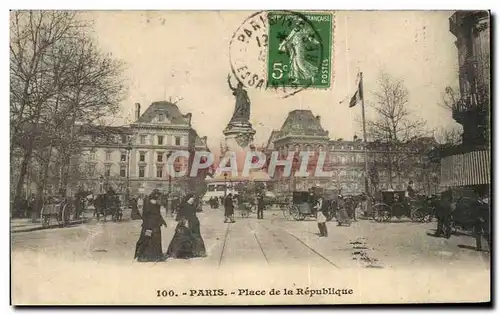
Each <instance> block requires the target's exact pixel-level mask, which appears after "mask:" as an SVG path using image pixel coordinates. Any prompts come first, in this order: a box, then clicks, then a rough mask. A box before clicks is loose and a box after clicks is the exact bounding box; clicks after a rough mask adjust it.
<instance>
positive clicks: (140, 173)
mask: <svg viewBox="0 0 500 315" xmlns="http://www.w3.org/2000/svg"><path fill="white" fill-rule="evenodd" d="M145 170H146V168H145V167H144V166H139V177H144V172H145Z"/></svg>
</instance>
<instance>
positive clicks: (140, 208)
mask: <svg viewBox="0 0 500 315" xmlns="http://www.w3.org/2000/svg"><path fill="white" fill-rule="evenodd" d="M137 210H138V211H139V214H140V215H141V216H142V214H143V213H144V198H143V197H142V196H139V198H137Z"/></svg>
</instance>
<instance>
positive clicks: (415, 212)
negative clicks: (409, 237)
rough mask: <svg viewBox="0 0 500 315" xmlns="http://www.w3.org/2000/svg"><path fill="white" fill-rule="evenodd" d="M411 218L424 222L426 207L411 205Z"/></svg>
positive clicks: (414, 220)
mask: <svg viewBox="0 0 500 315" xmlns="http://www.w3.org/2000/svg"><path fill="white" fill-rule="evenodd" d="M410 207H411V208H410V219H411V220H412V221H413V222H424V221H423V220H424V217H425V216H424V209H422V207H413V206H410Z"/></svg>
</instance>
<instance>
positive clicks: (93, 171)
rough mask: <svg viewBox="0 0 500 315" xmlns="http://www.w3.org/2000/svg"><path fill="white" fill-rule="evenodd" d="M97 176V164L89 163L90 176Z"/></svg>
mask: <svg viewBox="0 0 500 315" xmlns="http://www.w3.org/2000/svg"><path fill="white" fill-rule="evenodd" d="M94 176H95V165H93V164H91V165H89V177H94Z"/></svg>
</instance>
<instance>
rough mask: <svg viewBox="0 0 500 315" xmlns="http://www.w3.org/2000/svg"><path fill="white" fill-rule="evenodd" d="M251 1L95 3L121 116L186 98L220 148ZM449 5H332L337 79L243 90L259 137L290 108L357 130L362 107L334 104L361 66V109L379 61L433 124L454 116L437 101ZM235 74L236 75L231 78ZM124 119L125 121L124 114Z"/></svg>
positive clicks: (450, 42) (447, 80)
mask: <svg viewBox="0 0 500 315" xmlns="http://www.w3.org/2000/svg"><path fill="white" fill-rule="evenodd" d="M252 13H253V12H249V11H187V12H186V11H170V12H167V11H147V12H145V11H142V12H141V11H128V12H127V11H121V12H117V11H94V12H89V13H88V14H89V16H90V18H92V19H93V20H94V23H95V24H94V27H95V31H96V34H97V39H98V42H99V44H100V46H101V47H102V49H103V50H104V51H105V52H110V53H112V54H113V56H115V57H116V58H119V59H122V60H123V61H124V62H125V63H126V64H127V69H126V73H125V74H126V76H127V79H128V82H129V84H130V85H129V93H128V96H127V98H126V100H125V101H124V103H123V104H122V107H123V117H130V118H131V117H132V116H133V111H134V104H135V103H141V107H142V108H141V110H142V111H144V110H145V109H146V108H147V107H148V106H149V105H150V104H151V103H152V102H154V101H161V100H168V99H169V98H170V97H171V98H172V100H176V99H177V98H182V100H181V101H180V102H179V103H178V106H179V108H180V110H181V111H182V112H183V113H188V112H191V113H192V114H193V119H192V121H193V126H194V128H195V129H196V130H197V131H198V134H199V135H200V136H207V137H208V144H209V147H210V148H212V149H218V148H219V143H220V142H221V141H222V140H223V135H222V130H223V129H224V128H225V127H226V124H227V123H228V122H229V119H230V118H231V115H232V113H233V109H234V99H233V96H232V94H231V91H230V90H229V88H228V87H227V83H226V77H227V74H228V73H229V71H230V60H229V42H230V38H231V36H232V34H233V33H234V32H235V31H236V29H237V28H238V27H239V26H240V25H241V24H242V23H243V21H244V20H245V19H246V18H247V17H248V16H249V15H251V14H252ZM451 14H452V12H450V11H393V12H388V11H381V12H379V11H338V12H336V14H335V30H334V35H333V53H332V56H333V67H332V70H333V84H332V87H331V88H330V89H329V90H314V89H309V90H305V91H302V92H300V93H298V94H296V95H295V96H293V97H289V98H286V99H283V98H281V97H280V96H278V95H277V94H276V92H274V91H257V90H253V89H251V88H249V89H248V93H249V96H250V99H251V102H252V108H251V123H252V124H253V125H254V128H255V129H256V131H257V133H256V136H255V143H256V144H263V143H265V142H266V141H267V139H268V137H269V134H270V132H271V130H273V129H279V128H280V127H281V125H282V124H283V122H284V120H285V118H286V115H287V113H288V112H289V111H291V110H294V109H310V110H312V111H313V113H314V115H320V116H321V121H322V125H323V127H324V128H325V129H326V130H328V131H329V133H330V137H331V138H335V139H336V138H345V139H351V138H352V136H353V135H354V133H357V134H358V135H361V130H360V127H359V125H358V123H356V122H355V118H356V117H359V116H360V113H361V108H360V107H359V106H358V107H355V108H352V109H349V108H348V105H347V103H344V104H339V101H340V100H342V99H344V98H345V97H346V96H347V95H348V93H352V92H354V88H355V79H356V73H357V71H358V70H360V71H363V76H364V88H365V99H366V105H367V116H368V118H369V117H370V115H371V113H370V110H369V107H370V102H371V100H372V99H373V97H372V95H370V91H375V90H376V89H377V86H376V79H377V76H378V74H379V72H380V71H381V70H384V71H385V72H387V73H389V74H390V75H392V76H394V77H397V78H400V79H403V80H404V82H405V85H406V87H407V88H408V90H409V98H410V102H409V103H410V106H411V108H413V111H414V113H415V114H417V115H419V116H420V117H422V118H423V119H425V120H427V121H428V127H429V128H438V127H441V128H442V127H448V126H449V127H450V128H452V127H453V126H456V123H454V121H453V119H452V118H451V113H450V112H448V111H447V110H445V109H443V108H441V107H439V106H438V105H437V103H438V102H439V101H440V100H441V94H442V92H443V91H444V89H445V87H446V86H447V85H450V86H452V87H454V86H457V85H458V73H457V51H456V48H455V45H454V40H455V38H454V36H453V35H452V34H451V33H450V32H449V24H448V18H449V17H450V16H451ZM233 82H234V81H233ZM122 121H123V122H124V123H126V121H124V120H122Z"/></svg>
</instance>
